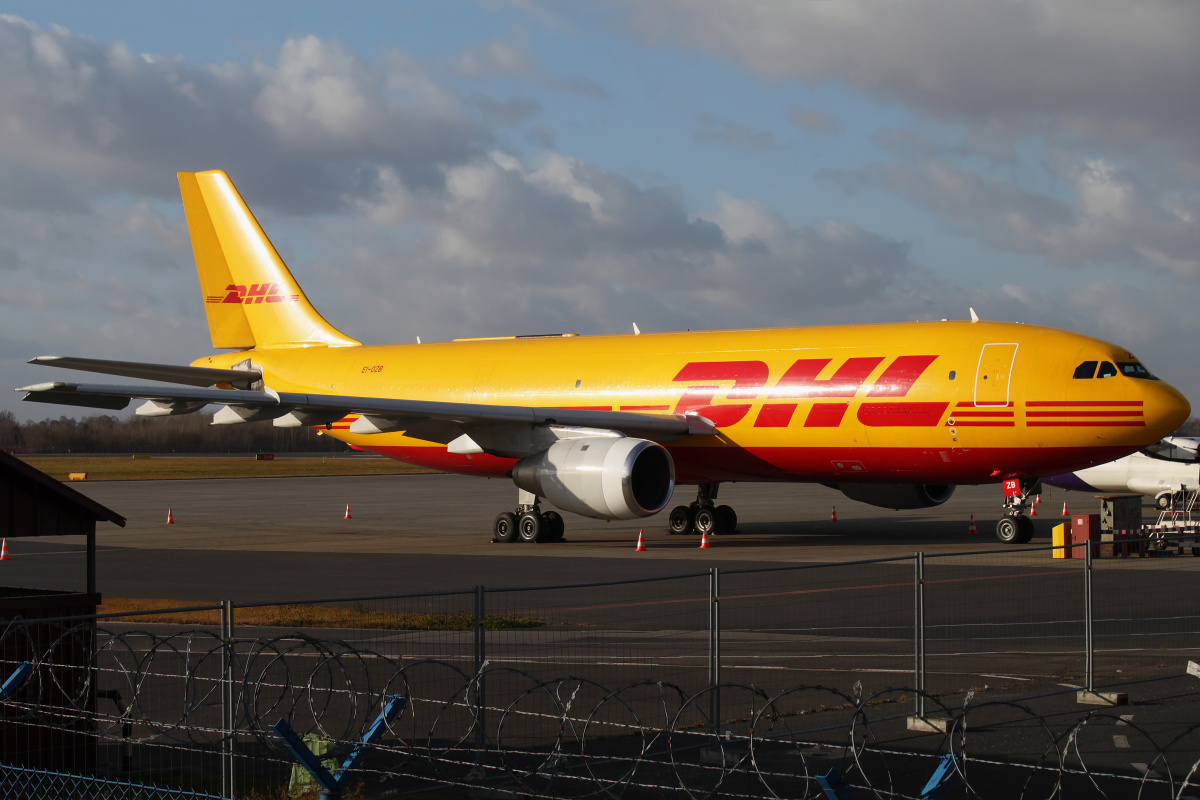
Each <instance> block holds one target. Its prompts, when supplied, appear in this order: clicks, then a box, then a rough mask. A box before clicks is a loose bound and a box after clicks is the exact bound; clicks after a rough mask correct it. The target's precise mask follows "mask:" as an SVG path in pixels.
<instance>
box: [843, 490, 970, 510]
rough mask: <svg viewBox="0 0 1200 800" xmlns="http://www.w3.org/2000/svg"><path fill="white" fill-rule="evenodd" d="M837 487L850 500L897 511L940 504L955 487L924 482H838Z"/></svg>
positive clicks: (947, 498)
mask: <svg viewBox="0 0 1200 800" xmlns="http://www.w3.org/2000/svg"><path fill="white" fill-rule="evenodd" d="M837 488H838V491H840V492H841V493H842V494H844V495H846V497H849V498H850V499H851V500H857V501H858V502H860V503H866V504H868V505H872V506H879V507H880V508H891V509H895V510H897V511H899V510H901V509H907V508H930V507H932V506H940V505H941V504H942V503H944V502H946V501H947V500H949V499H950V496H951V495H952V494H954V490H955V488H957V487H955V486H938V485H936V484H933V485H930V484H924V483H840V484H838V485H837Z"/></svg>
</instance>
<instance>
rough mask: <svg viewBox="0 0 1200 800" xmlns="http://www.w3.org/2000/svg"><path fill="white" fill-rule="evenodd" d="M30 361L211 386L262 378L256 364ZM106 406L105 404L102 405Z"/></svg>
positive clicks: (70, 358) (61, 358)
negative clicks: (234, 366) (243, 367)
mask: <svg viewBox="0 0 1200 800" xmlns="http://www.w3.org/2000/svg"><path fill="white" fill-rule="evenodd" d="M29 363H30V364H40V365H41V366H44V367H64V368H66V369H77V370H81V371H83V372H100V373H104V374H106V375H121V376H123V377H126V378H143V379H145V380H151V381H167V382H168V383H183V384H187V385H189V386H212V385H214V384H217V383H228V384H231V385H233V386H235V387H238V388H245V389H249V388H250V385H251V384H253V383H254V382H255V381H259V380H262V373H261V372H259V371H258V369H256V368H251V369H246V370H237V369H211V368H209V367H181V366H177V365H175V364H143V363H141V362H137V361H106V360H103V359H99V358H75V357H74V356H38V357H37V358H32V359H30V360H29ZM103 407H104V408H107V406H103Z"/></svg>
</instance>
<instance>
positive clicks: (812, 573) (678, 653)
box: [0, 475, 1200, 769]
mask: <svg viewBox="0 0 1200 800" xmlns="http://www.w3.org/2000/svg"><path fill="white" fill-rule="evenodd" d="M74 486H75V488H78V489H79V490H80V491H83V492H84V493H85V494H87V495H89V496H90V497H92V498H94V499H96V500H97V501H99V502H101V503H103V504H105V505H106V506H108V507H110V508H112V509H113V510H115V511H117V512H118V513H120V514H122V515H124V516H126V517H127V518H128V525H127V526H126V527H125V528H124V529H122V528H117V527H115V526H111V525H108V524H102V525H101V526H100V528H99V530H98V540H99V545H98V578H99V581H98V582H99V589H100V591H101V592H102V593H103V594H105V595H106V596H109V597H150V598H164V599H172V600H179V601H184V602H193V601H194V602H212V601H215V600H223V599H229V600H233V601H235V602H238V603H249V602H282V601H292V600H305V599H320V598H337V597H363V596H368V595H397V594H408V593H419V592H430V591H447V590H463V591H462V593H460V594H448V595H445V596H442V597H440V598H436V599H429V598H412V599H398V600H380V601H370V602H368V603H366V606H368V607H372V608H374V607H378V608H380V609H381V610H392V611H396V610H411V611H426V612H428V611H433V612H444V613H460V612H464V611H466V612H469V611H470V609H471V608H472V603H473V602H474V596H473V594H472V593H471V590H472V589H473V587H475V586H476V585H486V586H487V587H488V590H489V591H488V593H487V595H486V603H487V610H488V612H489V613H508V614H515V615H522V616H532V617H536V618H537V619H538V620H540V621H541V622H542V623H543V624H542V625H541V626H540V627H537V628H533V629H527V630H513V631H494V632H489V634H488V636H487V648H488V654H487V655H488V659H489V661H490V663H491V664H492V666H493V668H499V669H503V670H507V671H509V672H506V673H505V674H511V676H512V677H511V679H500V678H497V681H498V682H497V683H495V684H493V685H492V686H493V688H491V689H490V690H489V691H494V692H496V696H497V697H501V698H503V700H504V702H506V703H507V702H509V701H512V702H517V701H518V700H519V699H520V697H521V696H522V695H521V692H522V691H524V690H525V688H526V687H528V686H529V685H530V681H531V680H533V679H534V678H539V679H544V678H549V677H555V676H564V675H581V676H585V677H586V678H587V680H589V681H594V682H595V685H596V686H599V687H616V686H622V685H627V684H630V683H633V682H636V681H639V680H645V679H646V678H648V677H653V678H654V679H655V680H666V681H672V682H674V683H676V684H678V685H679V686H681V687H692V688H693V689H694V688H695V687H699V686H704V685H706V682H707V679H708V675H707V670H708V646H709V642H708V614H709V613H710V603H709V583H708V581H709V578H710V576H709V574H708V573H709V570H710V569H711V568H712V567H720V568H721V575H720V586H719V594H720V597H721V602H720V614H721V626H720V627H721V670H722V674H721V680H723V681H726V682H732V683H738V684H743V685H745V684H753V685H755V686H757V687H760V688H761V689H762V690H763V691H766V692H767V693H768V694H774V693H775V692H778V691H784V690H788V689H791V688H793V687H797V686H802V685H823V686H829V687H831V688H834V689H837V690H838V691H841V692H843V693H846V694H852V693H853V691H854V684H855V683H856V682H859V681H861V682H862V683H863V684H864V685H865V686H866V689H867V691H868V693H870V692H875V691H880V690H885V689H886V688H887V687H909V686H912V685H913V684H914V680H915V679H914V676H913V673H912V669H913V666H912V665H913V658H914V654H913V648H914V642H913V598H914V560H913V558H912V556H913V554H914V553H915V552H918V551H920V552H923V553H925V554H926V560H925V603H926V612H925V613H926V642H925V645H926V653H927V655H926V664H927V672H926V687H927V689H928V690H929V691H931V692H933V693H937V694H943V696H944V697H945V698H946V702H947V703H948V705H950V706H951V707H957V705H958V704H959V703H960V701H961V698H962V697H963V696H965V695H964V693H965V692H966V691H968V690H970V691H976V692H983V693H984V694H983V695H980V697H983V698H997V697H1029V696H1031V695H1035V694H1039V693H1049V692H1058V693H1061V694H1056V695H1054V696H1053V697H1049V698H1046V699H1044V700H1041V701H1037V703H1036V704H1035V705H1036V709H1037V713H1038V714H1039V715H1043V716H1044V717H1045V718H1046V720H1047V721H1048V722H1049V721H1050V720H1051V719H1052V718H1054V717H1055V715H1057V714H1061V715H1062V719H1063V723H1062V724H1063V725H1066V726H1068V727H1069V726H1070V725H1072V724H1074V721H1075V720H1077V719H1078V718H1079V716H1078V715H1079V714H1080V713H1081V711H1080V707H1078V706H1076V705H1075V703H1074V696H1073V688H1074V687H1077V686H1079V685H1080V684H1081V683H1082V681H1083V675H1084V666H1085V661H1084V657H1083V653H1084V634H1083V630H1084V629H1083V625H1082V620H1083V618H1084V613H1085V608H1084V601H1083V583H1084V572H1083V569H1082V563H1081V562H1080V561H1074V560H1071V561H1064V560H1057V559H1051V558H1050V557H1049V554H1048V553H1047V552H1046V550H1045V549H1044V548H1045V547H1046V546H1048V545H1049V544H1050V528H1051V527H1052V526H1053V525H1055V524H1058V523H1060V522H1062V521H1063V517H1062V514H1061V512H1062V504H1063V502H1064V501H1065V502H1066V503H1067V504H1068V506H1069V508H1070V510H1071V511H1073V512H1077V513H1078V512H1085V511H1090V512H1094V511H1096V510H1097V506H1098V503H1097V501H1096V500H1095V499H1094V498H1093V497H1092V496H1090V495H1086V494H1081V493H1071V492H1063V491H1058V490H1056V491H1055V492H1054V493H1053V495H1050V494H1047V495H1046V496H1045V497H1044V498H1043V499H1044V501H1045V502H1043V503H1042V504H1041V505H1040V506H1038V516H1037V517H1036V519H1035V523H1036V526H1037V531H1038V533H1037V537H1036V538H1035V540H1034V542H1033V543H1032V547H1033V548H1034V549H1030V548H1020V547H1011V546H1005V545H1002V544H1000V543H999V542H998V541H996V539H995V538H994V536H993V534H992V529H993V526H994V521H995V519H996V518H997V517H998V514H999V509H1000V500H1001V498H1000V490H999V487H996V486H988V487H963V488H960V489H959V491H958V492H957V493H956V494H955V496H954V497H953V498H952V499H951V500H950V501H949V502H948V503H946V504H944V505H943V506H939V507H937V508H932V509H924V510H919V511H907V512H893V511H887V510H884V509H878V508H874V507H871V506H866V505H862V504H859V503H855V502H852V501H849V500H847V499H846V498H845V497H844V496H842V495H841V494H840V493H838V492H835V491H833V490H831V489H827V488H825V487H820V486H796V485H764V484H754V485H751V484H745V485H736V484H735V485H729V486H724V487H722V490H721V495H720V498H719V502H722V503H728V504H730V505H732V506H734V508H735V509H736V510H737V512H738V515H739V520H740V523H739V531H738V533H736V534H733V535H727V536H720V537H715V538H714V540H713V542H712V547H711V548H709V549H706V550H701V549H699V548H698V547H697V544H698V541H697V538H696V537H674V536H670V535H668V533H667V531H666V529H665V527H666V519H665V514H663V515H660V516H658V517H655V518H652V519H649V520H643V521H635V522H613V523H605V522H599V521H595V520H586V519H582V518H579V517H576V516H573V515H567V517H566V520H567V532H566V539H567V541H565V542H562V543H557V544H540V545H525V544H518V543H514V544H493V543H491V542H490V529H491V520H492V518H493V517H494V516H495V514H496V513H497V512H498V511H501V510H506V509H511V507H512V505H513V504H514V502H515V491H514V488H513V487H512V485H511V484H510V483H508V482H506V481H486V480H479V479H473V478H464V477H457V476H449V475H409V476H381V477H358V478H280V479H248V480H209V481H138V482H103V483H90V484H88V483H81V484H75V485H74ZM693 493H694V489H692V488H686V489H681V490H680V491H679V492H678V493H677V495H676V502H687V501H689V500H690V499H691V498H692V497H693V496H694V494H693ZM347 504H349V506H350V508H351V512H352V518H351V519H344V518H343V516H344V512H345V508H346V505H347ZM834 506H836V509H837V517H838V521H837V522H832V521H830V515H831V512H832V510H833V508H834ZM168 508H170V509H171V511H172V514H173V517H174V520H175V524H173V525H166V524H165V521H166V516H167V509H168ZM972 515H973V516H974V519H975V522H976V525H977V528H978V531H979V533H978V534H977V535H971V534H970V533H968V526H969V522H970V519H971V517H972ZM1145 516H1146V519H1147V520H1148V521H1149V520H1152V519H1153V516H1154V515H1153V512H1152V510H1151V509H1150V508H1149V507H1148V506H1147V508H1146V510H1145ZM639 529H644V530H645V535H646V539H647V545H648V548H649V549H648V550H647V551H646V552H636V551H635V550H634V545H635V542H636V540H637V535H638V531H639ZM1037 548H1041V549H1037ZM9 550H10V554H11V558H10V560H8V561H6V562H3V563H2V564H0V583H2V584H4V585H6V586H25V587H40V588H60V589H79V588H82V585H83V580H84V559H83V542H82V541H81V540H73V539H67V538H64V539H62V540H32V539H10V540H9ZM889 559H893V560H889ZM846 562H860V563H853V564H847V563H846ZM862 562H869V563H862ZM664 576H682V577H678V578H677V579H675V580H671V581H654V582H645V583H624V584H619V585H607V586H589V587H585V588H571V587H568V586H567V585H569V584H582V583H605V582H615V581H629V580H636V579H648V578H659V577H664ZM1198 578H1200V558H1194V557H1192V556H1191V555H1190V554H1188V555H1183V556H1171V557H1159V558H1146V559H1120V560H1111V561H1099V562H1097V565H1096V569H1095V570H1094V571H1093V574H1092V580H1093V584H1094V589H1095V591H1094V598H1095V603H1094V608H1093V615H1094V617H1095V641H1096V658H1095V669H1096V675H1097V682H1098V684H1111V683H1117V682H1121V681H1126V680H1128V681H1135V682H1137V683H1136V684H1135V687H1134V689H1133V690H1131V695H1132V696H1134V698H1135V701H1134V706H1131V707H1130V708H1129V709H1127V710H1122V711H1121V712H1120V714H1121V715H1122V716H1125V717H1128V720H1126V721H1130V720H1133V721H1134V724H1139V725H1147V726H1150V729H1151V730H1153V732H1154V734H1155V738H1156V740H1157V741H1158V742H1159V744H1160V746H1161V745H1162V743H1163V742H1164V741H1166V742H1169V741H1171V740H1172V739H1174V737H1176V736H1179V735H1181V733H1182V732H1183V731H1186V730H1189V729H1190V727H1191V726H1192V725H1193V724H1194V710H1195V708H1196V707H1197V703H1200V699H1198V698H1200V681H1196V680H1195V679H1194V678H1187V677H1182V673H1183V669H1184V667H1185V666H1186V664H1187V662H1188V661H1189V660H1196V659H1197V655H1198V654H1200V592H1198V591H1196V587H1197V579H1198ZM547 585H557V586H560V587H563V588H558V589H550V590H546V589H542V590H534V589H523V588H521V587H544V586H547ZM113 624H115V623H113ZM137 625H139V626H142V627H144V625H142V624H141V623H138V624H137ZM110 627H111V625H110ZM240 630H241V635H243V636H247V635H249V636H252V637H257V636H266V637H270V636H278V635H280V633H279V632H277V631H276V632H272V631H270V630H263V631H255V630H252V629H244V628H243V629H240ZM309 633H310V635H313V636H317V637H321V638H336V639H338V640H340V641H345V642H347V643H349V644H351V645H353V646H355V647H363V648H366V649H368V650H374V651H375V652H379V653H382V654H385V655H389V656H393V657H402V658H403V659H405V660H407V661H409V662H411V661H412V660H414V659H432V660H434V661H435V662H438V663H442V662H444V663H448V664H453V665H455V669H461V670H462V671H464V672H466V673H469V672H470V671H471V669H472V666H471V665H472V663H473V658H474V655H473V650H472V648H473V643H472V638H471V637H472V634H471V633H470V632H461V633H460V632H411V633H401V632H395V631H341V630H338V631H334V630H321V631H316V630H314V631H309ZM285 635H286V633H285ZM431 663H432V662H431ZM431 669H433V668H432V667H431ZM439 669H441V672H438V673H437V674H438V675H441V674H442V673H443V672H445V669H442V668H439ZM525 676H533V677H525ZM510 684H511V685H510ZM589 685H590V684H589ZM443 688H445V687H443ZM451 690H453V687H451ZM898 691H901V690H898ZM976 702H978V700H977V701H976ZM1130 715H1133V716H1130ZM1114 719H1117V722H1118V723H1119V722H1120V719H1119V718H1118V717H1115V716H1114ZM1114 724H1115V723H1114ZM1052 727H1054V728H1055V729H1056V730H1057V727H1058V726H1057V725H1052ZM1104 735H1105V737H1107V738H1104V739H1103V742H1101V744H1103V748H1102V751H1103V752H1102V757H1101V758H1100V761H1101V762H1103V763H1104V765H1105V766H1108V767H1111V768H1119V769H1127V768H1128V767H1127V766H1125V765H1127V764H1133V763H1134V762H1135V761H1138V760H1140V761H1143V762H1149V761H1151V760H1153V759H1152V757H1147V756H1146V755H1144V752H1145V748H1141V747H1139V748H1137V750H1138V752H1137V753H1136V754H1133V753H1129V754H1126V753H1125V751H1124V750H1123V749H1122V748H1123V747H1124V745H1122V744H1120V742H1125V741H1127V740H1129V737H1130V734H1129V732H1127V731H1126V732H1117V733H1111V732H1106V733H1105V734H1104ZM897 736H898V737H902V734H901V733H900V732H897ZM1110 739H1111V743H1110ZM1097 746H1099V745H1097ZM1007 747H1008V745H1006V744H1004V743H998V744H997V748H999V749H1000V750H1001V751H1002V750H1003V749H1004V748H1007ZM1114 748H1115V749H1114ZM1198 752H1200V749H1198V748H1197V747H1196V746H1193V745H1192V743H1191V742H1190V740H1189V742H1188V743H1187V744H1186V746H1185V745H1184V743H1182V742H1181V744H1180V754H1181V755H1182V756H1183V757H1185V758H1187V759H1191V760H1194V758H1195V756H1196V754H1197V753H1198ZM1189 763H1190V761H1189Z"/></svg>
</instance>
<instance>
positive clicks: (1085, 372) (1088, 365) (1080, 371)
mask: <svg viewBox="0 0 1200 800" xmlns="http://www.w3.org/2000/svg"><path fill="white" fill-rule="evenodd" d="M1095 376H1096V362H1095V361H1085V362H1083V363H1082V364H1080V365H1079V366H1078V367H1076V368H1075V377H1076V379H1088V378H1094V377H1095Z"/></svg>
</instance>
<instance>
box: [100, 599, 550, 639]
mask: <svg viewBox="0 0 1200 800" xmlns="http://www.w3.org/2000/svg"><path fill="white" fill-rule="evenodd" d="M190 604H191V603H189V602H188V601H186V600H152V599H140V598H124V597H116V598H108V597H106V598H104V601H103V602H102V603H101V604H100V608H99V609H97V613H99V614H129V616H127V617H121V618H119V619H110V620H109V622H159V623H166V624H171V625H219V624H220V623H221V612H219V611H216V610H213V611H189V612H174V613H170V614H153V613H142V614H139V613H138V612H152V611H154V610H155V609H160V608H185V607H187V606H188V605H190ZM234 622H235V624H237V625H238V626H239V627H240V626H251V627H258V628H360V629H370V630H385V631H469V630H471V629H472V628H473V627H474V624H475V619H474V616H473V615H472V614H469V613H466V612H462V613H459V614H438V613H432V612H411V611H376V610H374V609H369V608H365V607H363V606H361V605H357V604H356V605H354V606H350V607H341V606H310V605H280V606H259V607H254V608H238V609H236V610H235V611H234ZM542 624H543V622H542V621H541V620H539V619H535V618H533V617H521V616H517V615H515V614H488V615H486V616H485V617H484V621H483V626H484V627H485V628H487V629H488V630H508V629H513V628H537V627H540V626H541V625H542Z"/></svg>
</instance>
